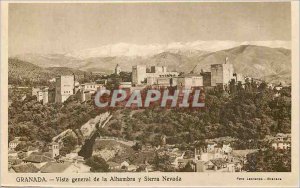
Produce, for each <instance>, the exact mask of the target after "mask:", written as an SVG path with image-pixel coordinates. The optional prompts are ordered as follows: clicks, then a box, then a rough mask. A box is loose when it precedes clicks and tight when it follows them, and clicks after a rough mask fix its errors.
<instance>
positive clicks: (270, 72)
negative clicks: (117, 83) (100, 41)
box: [18, 44, 291, 83]
mask: <svg viewBox="0 0 300 188" xmlns="http://www.w3.org/2000/svg"><path fill="white" fill-rule="evenodd" d="M226 57H229V61H230V62H231V63H232V64H233V65H234V68H235V70H236V72H238V73H242V74H243V75H247V76H251V77H255V78H262V79H266V80H267V81H270V82H274V83H280V82H284V83H290V82H291V50H289V49H285V48H270V47H266V46H258V45H249V44H245V45H240V46H237V47H233V48H229V49H225V50H219V51H215V52H208V51H201V50H169V51H163V52H160V53H157V54H154V55H151V56H146V57H142V56H134V57H128V56H107V57H100V56H99V57H89V58H88V57H87V58H82V57H81V58H80V59H76V58H74V57H70V56H66V55H63V54H60V55H58V54H49V55H39V54H28V55H23V56H18V59H20V60H23V61H27V62H30V63H32V64H35V65H38V66H40V67H43V68H47V69H46V70H49V69H48V67H67V68H72V69H76V70H81V71H91V72H104V73H108V74H109V73H113V70H114V68H115V66H116V65H117V64H119V65H120V66H121V69H122V70H123V71H131V67H132V66H133V65H137V64H142V65H164V66H167V67H168V69H169V70H171V71H178V72H190V71H191V70H192V69H193V67H196V68H195V70H194V71H195V72H198V73H199V72H200V71H201V69H203V70H205V71H209V70H210V65H211V64H217V63H223V62H224V59H225V58H226ZM52 69H54V68H52ZM56 70H58V69H56Z"/></svg>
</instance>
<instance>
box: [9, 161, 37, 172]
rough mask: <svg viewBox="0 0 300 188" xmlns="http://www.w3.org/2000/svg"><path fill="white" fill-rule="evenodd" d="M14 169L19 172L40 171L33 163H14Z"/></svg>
mask: <svg viewBox="0 0 300 188" xmlns="http://www.w3.org/2000/svg"><path fill="white" fill-rule="evenodd" d="M12 169H13V170H14V171H15V172H17V173H37V172H38V171H39V169H38V168H37V167H35V166H34V165H33V164H32V163H26V164H19V165H13V166H12Z"/></svg>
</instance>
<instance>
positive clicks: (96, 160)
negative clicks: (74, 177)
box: [85, 156, 109, 172]
mask: <svg viewBox="0 0 300 188" xmlns="http://www.w3.org/2000/svg"><path fill="white" fill-rule="evenodd" d="M85 164H86V165H88V166H90V167H91V172H109V165H108V164H107V163H106V161H105V160H104V159H103V158H101V157H98V156H92V157H90V158H88V159H87V160H86V161H85Z"/></svg>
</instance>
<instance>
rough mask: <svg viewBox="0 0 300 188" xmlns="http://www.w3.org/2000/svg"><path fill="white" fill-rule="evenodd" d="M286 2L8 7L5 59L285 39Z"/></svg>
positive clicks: (287, 36) (288, 21) (287, 37)
mask: <svg viewBox="0 0 300 188" xmlns="http://www.w3.org/2000/svg"><path fill="white" fill-rule="evenodd" d="M290 9H291V7H290V3H282V2H281V3H274V2H273V3H270V2H269V3H261V2H256V3H254V2H251V3H220V2H219V3H203V2H202V3H199V2H198V3H170V2H169V3H87V4H78V3H73V4H71V3H69V4H67V3H64V4H62V3H57V4H54V3H52V4H46V3H41V4H37V3H31V4H30V3H13V4H9V22H8V23H9V55H17V54H24V53H42V54H49V53H68V52H74V51H80V50H85V49H89V48H98V47H101V46H103V45H112V44H120V43H121V44H123V43H126V44H127V43H129V44H135V45H149V44H164V45H165V44H170V43H184V44H185V43H192V42H194V41H198V42H199V41H238V42H245V41H290V40H291V11H290Z"/></svg>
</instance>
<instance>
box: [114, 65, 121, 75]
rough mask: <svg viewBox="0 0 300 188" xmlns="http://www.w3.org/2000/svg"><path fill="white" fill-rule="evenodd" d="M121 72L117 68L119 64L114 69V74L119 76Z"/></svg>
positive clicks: (119, 68)
mask: <svg viewBox="0 0 300 188" xmlns="http://www.w3.org/2000/svg"><path fill="white" fill-rule="evenodd" d="M120 72H121V67H120V66H119V64H117V66H116V68H115V74H117V75H119V74H120Z"/></svg>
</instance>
